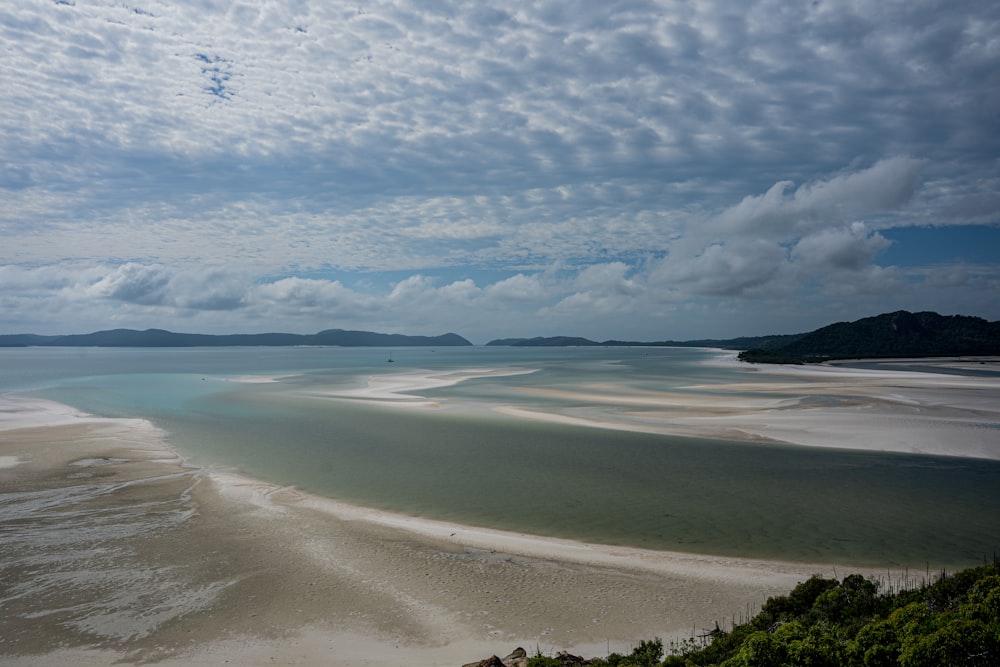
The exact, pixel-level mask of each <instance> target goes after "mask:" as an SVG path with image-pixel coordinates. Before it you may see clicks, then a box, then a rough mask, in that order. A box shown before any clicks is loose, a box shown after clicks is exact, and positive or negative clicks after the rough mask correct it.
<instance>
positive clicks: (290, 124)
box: [0, 0, 1000, 344]
mask: <svg viewBox="0 0 1000 667" xmlns="http://www.w3.org/2000/svg"><path fill="white" fill-rule="evenodd" d="M0 91H3V92H2V94H0V333H24V332H32V333H43V334H59V333H84V332H89V331H96V330H102V329H110V328H119V327H124V328H133V329H144V328H150V327H156V328H165V329H170V330H173V331H185V332H202V333H255V332H267V331H285V332H297V333H311V332H316V331H319V330H322V329H329V328H342V329H363V330H370V331H381V332H395V333H409V334H425V335H433V334H440V333H445V332H455V333H459V334H461V335H463V336H465V337H466V338H468V339H469V340H471V341H472V342H474V343H477V344H478V343H485V342H487V341H488V340H491V339H494V338H502V337H513V336H548V335H575V336H585V337H588V338H592V339H594V340H605V339H610V338H616V339H627V340H651V341H652V340H691V339H698V338H728V337H735V336H741V335H762V334H770V333H796V332H803V331H810V330H812V329H815V328H817V327H820V326H823V325H825V324H829V323H832V322H837V321H851V320H855V319H859V318H861V317H867V316H871V315H876V314H879V313H883V312H890V311H895V310H911V311H920V310H933V311H936V312H939V313H942V314H948V315H951V314H962V315H976V316H980V317H984V318H986V319H989V320H998V319H1000V4H998V3H997V2H995V0H950V1H949V2H944V1H927V0H905V1H897V0H881V1H875V0H870V1H866V0H816V1H813V2H792V1H790V0H785V1H778V0H760V1H758V0H747V1H745V2H732V1H731V0H687V1H685V0H671V1H662V2H655V1H648V2H646V1H624V2H609V1H608V0H595V1H591V0H577V1H574V2H566V1H565V0H551V1H550V0H538V1H536V2H517V1H513V0H512V1H508V2H503V3H484V2H471V1H470V2H459V1H451V0H419V1H417V0H413V1H398V2H397V1H374V2H369V1H366V0H358V1H355V2H339V1H337V0H329V1H325V2H308V1H306V0H301V1H300V0H253V1H249V0H246V1H239V0H232V1H225V0H171V1H170V2H164V1H161V0H130V1H129V2H122V1H121V0H114V1H111V0H107V1H104V0H21V1H19V2H16V3H14V2H9V3H3V5H2V6H0Z"/></svg>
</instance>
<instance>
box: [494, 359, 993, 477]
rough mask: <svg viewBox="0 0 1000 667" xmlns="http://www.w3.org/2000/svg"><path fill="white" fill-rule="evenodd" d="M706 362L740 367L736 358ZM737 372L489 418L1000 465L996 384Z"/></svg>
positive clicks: (798, 371) (769, 369)
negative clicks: (735, 379)
mask: <svg viewBox="0 0 1000 667" xmlns="http://www.w3.org/2000/svg"><path fill="white" fill-rule="evenodd" d="M713 363H716V364H726V365H736V364H739V362H738V361H736V359H735V354H734V355H732V356H729V357H723V358H721V359H718V360H715V361H714V362H713ZM898 363H900V364H903V363H906V362H898ZM910 363H912V362H910ZM919 363H921V364H922V365H924V366H937V367H938V368H940V369H941V370H942V371H947V370H948V369H952V370H954V371H955V372H956V373H959V372H961V371H962V370H963V369H966V370H968V369H973V370H979V369H981V368H983V367H984V364H986V363H988V364H989V367H990V368H993V369H994V370H995V369H996V368H998V367H1000V361H998V360H996V359H989V360H988V361H984V364H980V363H979V362H978V361H975V362H973V361H962V360H920V362H919ZM743 369H744V370H746V371H747V380H746V381H744V382H739V383H728V384H710V385H693V386H690V387H684V388H683V389H682V390H678V391H671V392H667V391H649V390H639V389H635V388H629V387H623V386H618V385H614V386H611V385H598V384H593V385H587V386H581V387H578V388H574V389H572V390H557V389H549V388H522V389H521V392H522V393H523V394H526V395H532V396H537V397H539V398H549V399H559V400H562V401H573V402H576V403H578V404H579V405H581V407H579V408H568V409H560V410H551V409H550V410H542V409H537V408H525V407H520V406H514V405H507V406H499V407H498V408H496V409H497V410H498V411H499V412H501V413H503V414H507V415H510V416H513V417H517V418H521V419H536V420H541V421H552V422H558V423H564V424H573V425H577V426H589V427H594V428H608V429H620V430H628V431H640V432H646V433H660V434H666V435H682V436H688V437H703V438H721V439H726V440H734V441H746V442H755V441H756V442H759V441H769V442H780V443H787V444H794V445H803V446H810V447H838V448H844V449H860V450H869V451H884V452H902V453H915V454H933V455H941V456H960V457H969V458H984V459H993V460H1000V378H998V377H979V376H966V375H960V374H947V373H946V372H935V373H931V372H909V371H903V370H879V369H857V368H850V367H844V366H835V365H814V366H775V365H759V366H751V365H743ZM604 408H606V409H604Z"/></svg>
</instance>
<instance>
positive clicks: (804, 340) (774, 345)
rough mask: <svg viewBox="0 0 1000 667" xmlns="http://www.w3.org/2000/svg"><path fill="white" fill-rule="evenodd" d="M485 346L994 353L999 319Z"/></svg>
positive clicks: (804, 357) (823, 354)
mask: <svg viewBox="0 0 1000 667" xmlns="http://www.w3.org/2000/svg"><path fill="white" fill-rule="evenodd" d="M487 345H510V346H514V347H551V346H570V345H572V346H584V345H589V346H593V345H603V346H607V347H636V346H644V347H717V348H722V349H726V350H742V352H741V353H740V359H742V360H743V361H750V362H759V363H793V364H802V363H810V362H818V361H826V360H829V359H872V358H877V357H896V358H899V357H937V356H941V357H954V356H963V355H1000V322H987V321H986V320H984V319H982V318H980V317H969V316H965V315H938V314H937V313H931V312H922V313H910V312H907V311H905V310H900V311H897V312H895V313H885V314H883V315H877V316H875V317H868V318H865V319H861V320H858V321H856V322H839V323H837V324H831V325H829V326H826V327H823V328H821V329H817V330H815V331H812V332H809V333H800V334H786V335H774V336H743V337H740V338H726V339H714V338H706V339H700V340H687V341H672V340H668V341H657V342H638V341H622V340H606V341H603V342H600V343H598V342H595V341H592V340H588V339H586V338H575V337H572V336H551V337H548V338H545V337H537V338H500V339H497V340H493V341H490V342H489V343H487Z"/></svg>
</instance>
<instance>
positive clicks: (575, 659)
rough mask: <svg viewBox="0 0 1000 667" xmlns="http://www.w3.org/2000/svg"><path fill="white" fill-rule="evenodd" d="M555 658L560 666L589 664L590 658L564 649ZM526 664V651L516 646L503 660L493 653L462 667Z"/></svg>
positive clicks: (524, 666) (516, 666)
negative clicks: (587, 658)
mask: <svg viewBox="0 0 1000 667" xmlns="http://www.w3.org/2000/svg"><path fill="white" fill-rule="evenodd" d="M553 659H554V660H556V661H557V662H558V663H559V665H560V666H561V667H575V666H576V665H589V664H590V660H586V659H584V658H581V657H580V656H578V655H572V654H571V653H566V652H565V651H560V652H559V653H556V655H555V657H554V658H553ZM527 665H528V652H527V651H525V650H524V649H523V648H521V647H520V646H518V647H517V648H516V649H514V650H513V651H511V653H510V655H508V656H507V657H505V658H504V659H503V660H501V659H500V658H498V657H497V656H495V655H492V656H490V657H489V658H486V659H485V660H480V661H479V662H470V663H468V664H465V665H462V667H527Z"/></svg>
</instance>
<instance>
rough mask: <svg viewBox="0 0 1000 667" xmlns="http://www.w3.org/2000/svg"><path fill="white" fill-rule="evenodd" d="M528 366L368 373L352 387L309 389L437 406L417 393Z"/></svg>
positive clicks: (343, 396) (512, 372)
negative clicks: (360, 384) (364, 382)
mask: <svg viewBox="0 0 1000 667" xmlns="http://www.w3.org/2000/svg"><path fill="white" fill-rule="evenodd" d="M535 372H536V370H535V369H529V368H499V369H498V368H465V369H461V370H449V371H411V372H407V373H387V374H384V375H371V376H369V377H368V379H367V386H365V387H361V388H355V389H328V390H325V391H321V392H310V394H312V395H320V396H325V397H328V398H339V399H349V400H358V401H369V402H373V403H374V402H378V403H381V404H386V405H395V406H406V407H440V406H441V404H442V402H441V401H440V400H437V399H434V400H432V399H428V398H426V397H423V396H420V395H419V394H418V392H421V391H425V390H427V389H437V388H440V387H451V386H453V385H456V384H458V383H460V382H465V381H466V380H471V379H475V378H488V377H508V376H513V375H525V374H528V373H535Z"/></svg>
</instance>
